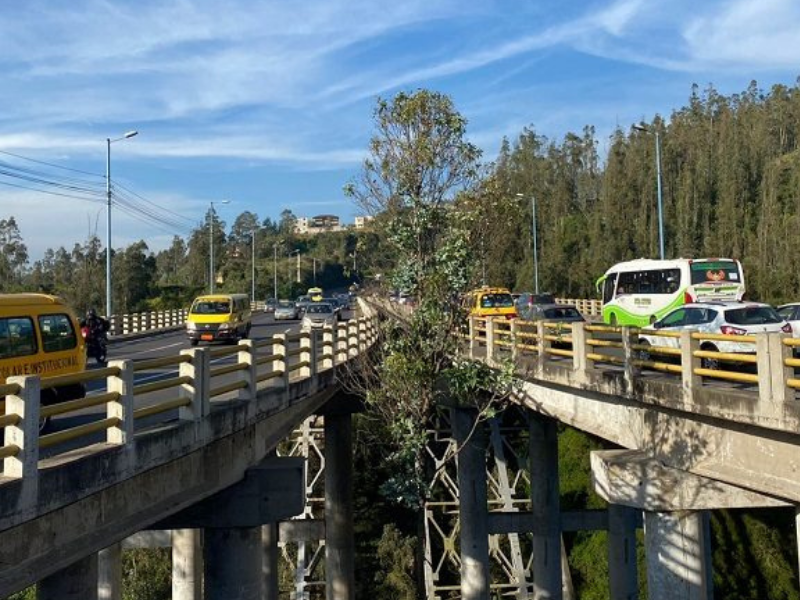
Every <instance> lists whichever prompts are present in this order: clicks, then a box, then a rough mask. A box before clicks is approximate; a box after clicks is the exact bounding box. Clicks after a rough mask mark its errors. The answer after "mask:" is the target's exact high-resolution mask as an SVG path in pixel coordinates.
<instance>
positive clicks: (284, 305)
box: [278, 300, 294, 308]
mask: <svg viewBox="0 0 800 600" xmlns="http://www.w3.org/2000/svg"><path fill="white" fill-rule="evenodd" d="M278 308H294V304H292V303H291V302H289V301H288V300H281V301H280V302H279V303H278Z"/></svg>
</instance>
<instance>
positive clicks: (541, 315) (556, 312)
mask: <svg viewBox="0 0 800 600" xmlns="http://www.w3.org/2000/svg"><path fill="white" fill-rule="evenodd" d="M517 311H518V315H519V318H520V319H522V320H524V321H546V322H548V323H575V322H578V321H585V320H586V319H584V318H583V315H582V314H581V313H580V312H578V309H577V308H575V307H574V306H572V305H571V304H532V305H530V306H526V305H523V306H521V307H519V308H518V309H517Z"/></svg>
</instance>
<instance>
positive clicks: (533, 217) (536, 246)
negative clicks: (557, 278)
mask: <svg viewBox="0 0 800 600" xmlns="http://www.w3.org/2000/svg"><path fill="white" fill-rule="evenodd" d="M517 197H518V198H524V197H525V194H517ZM531 227H532V231H533V236H532V238H533V291H534V293H535V294H538V293H539V244H538V243H537V240H536V196H533V195H531Z"/></svg>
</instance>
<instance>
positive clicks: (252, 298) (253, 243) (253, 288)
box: [250, 229, 256, 304]
mask: <svg viewBox="0 0 800 600" xmlns="http://www.w3.org/2000/svg"><path fill="white" fill-rule="evenodd" d="M250 233H251V234H252V240H251V243H250V246H252V251H253V256H252V261H251V262H252V267H253V269H252V273H251V276H250V302H252V303H253V304H255V302H256V230H255V229H253V231H251V232H250Z"/></svg>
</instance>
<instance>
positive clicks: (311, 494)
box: [278, 416, 325, 600]
mask: <svg viewBox="0 0 800 600" xmlns="http://www.w3.org/2000/svg"><path fill="white" fill-rule="evenodd" d="M324 450H325V434H324V421H323V417H320V416H311V417H309V418H307V419H306V420H305V421H303V423H302V425H300V427H298V428H297V429H295V430H294V431H293V432H292V434H291V435H290V436H289V437H288V438H287V440H286V441H285V442H283V443H282V444H280V446H279V448H278V455H279V456H302V457H303V458H305V459H306V469H305V493H306V505H305V508H304V509H303V513H302V514H300V515H298V516H296V517H294V519H293V520H295V521H302V520H313V521H322V522H324V518H325V454H324ZM280 547H281V556H282V557H283V564H282V565H281V569H282V570H283V569H287V570H291V572H292V574H293V578H292V580H293V581H294V586H293V591H292V593H291V594H290V595H289V597H290V598H291V599H292V600H316V599H318V598H319V599H324V598H325V571H324V563H325V540H324V539H300V540H297V541H294V542H281V543H280Z"/></svg>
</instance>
